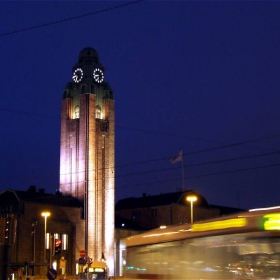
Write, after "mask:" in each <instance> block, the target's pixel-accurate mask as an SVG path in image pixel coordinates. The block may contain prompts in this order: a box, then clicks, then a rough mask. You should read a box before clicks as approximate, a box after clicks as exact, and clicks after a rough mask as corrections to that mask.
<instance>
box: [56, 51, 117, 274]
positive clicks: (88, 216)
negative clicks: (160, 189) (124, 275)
mask: <svg viewBox="0 0 280 280" xmlns="http://www.w3.org/2000/svg"><path fill="white" fill-rule="evenodd" d="M60 190H61V192H62V195H71V196H73V197H76V198H78V199H79V200H80V201H81V202H82V203H83V205H84V212H83V217H84V220H85V228H84V231H83V234H82V235H84V238H81V240H84V244H80V245H79V247H80V250H82V249H83V250H85V251H86V253H87V256H88V257H90V258H92V259H93V260H94V261H99V260H100V259H101V257H102V256H104V257H105V259H106V262H107V264H108V266H109V270H110V271H111V272H112V271H114V267H113V266H114V227H115V226H114V216H115V213H114V206H115V113H114V97H113V91H112V90H111V88H110V86H109V84H108V83H107V82H106V76H105V68H104V67H103V66H102V64H101V63H100V62H99V57H98V53H97V51H96V50H94V49H93V48H85V49H83V50H82V51H81V52H80V55H79V60H78V62H77V63H76V64H75V65H74V67H73V69H72V79H71V82H69V83H68V84H67V86H66V88H65V90H64V92H63V99H62V112H61V141H60ZM77 238H79V237H77ZM76 243H77V241H76ZM77 254H78V252H77Z"/></svg>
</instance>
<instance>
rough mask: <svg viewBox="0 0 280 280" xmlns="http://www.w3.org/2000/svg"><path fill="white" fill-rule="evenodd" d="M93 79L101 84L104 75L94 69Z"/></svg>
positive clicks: (99, 70) (97, 69)
mask: <svg viewBox="0 0 280 280" xmlns="http://www.w3.org/2000/svg"><path fill="white" fill-rule="evenodd" d="M93 78H94V80H95V81H96V82H97V83H99V84H100V83H102V82H103V81H104V74H103V72H102V70H101V69H99V68H95V69H94V71H93Z"/></svg>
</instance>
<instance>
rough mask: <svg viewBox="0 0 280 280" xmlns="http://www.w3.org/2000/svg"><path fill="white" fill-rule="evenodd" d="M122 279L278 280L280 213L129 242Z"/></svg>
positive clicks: (258, 213) (164, 230)
mask: <svg viewBox="0 0 280 280" xmlns="http://www.w3.org/2000/svg"><path fill="white" fill-rule="evenodd" d="M125 246H126V256H125V261H126V265H125V267H124V271H123V278H124V279H192V280H195V279H200V280H204V279H218V280H221V279H230V280H241V279H269V280H276V279H279V280H280V207H273V208H265V209H259V210H251V211H249V212H244V213H240V214H236V215H231V216H225V217H221V218H218V219H213V220H208V221H204V222H199V223H194V224H184V225H178V226H169V227H161V228H159V229H155V230H151V231H148V232H145V233H143V234H139V235H134V236H130V237H128V238H126V240H125Z"/></svg>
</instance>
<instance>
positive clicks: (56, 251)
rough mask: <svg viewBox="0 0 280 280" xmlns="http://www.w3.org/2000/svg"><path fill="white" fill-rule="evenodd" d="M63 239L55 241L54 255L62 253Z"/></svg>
mask: <svg viewBox="0 0 280 280" xmlns="http://www.w3.org/2000/svg"><path fill="white" fill-rule="evenodd" d="M61 243H62V242H61V239H55V243H54V254H55V255H59V254H60V253H61Z"/></svg>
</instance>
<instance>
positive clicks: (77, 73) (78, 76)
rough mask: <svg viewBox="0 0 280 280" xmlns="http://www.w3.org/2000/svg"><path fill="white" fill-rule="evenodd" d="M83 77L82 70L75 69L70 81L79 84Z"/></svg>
mask: <svg viewBox="0 0 280 280" xmlns="http://www.w3.org/2000/svg"><path fill="white" fill-rule="evenodd" d="M83 75H84V73H83V70H82V69H81V68H77V69H76V70H75V71H74V73H73V77H72V79H73V81H74V82H75V83H79V82H80V81H81V80H82V79H83Z"/></svg>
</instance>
